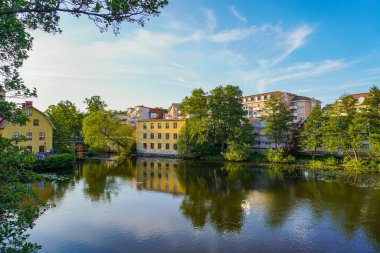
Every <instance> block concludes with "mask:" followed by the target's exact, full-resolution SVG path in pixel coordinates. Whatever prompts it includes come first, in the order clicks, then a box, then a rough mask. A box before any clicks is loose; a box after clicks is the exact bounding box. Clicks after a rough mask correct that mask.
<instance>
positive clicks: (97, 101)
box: [83, 96, 107, 113]
mask: <svg viewBox="0 0 380 253" xmlns="http://www.w3.org/2000/svg"><path fill="white" fill-rule="evenodd" d="M83 103H85V104H86V105H87V107H86V109H87V112H88V113H92V112H97V111H104V110H105V109H106V108H107V104H106V102H104V101H103V100H102V98H101V97H100V96H92V97H90V98H85V99H84V102H83Z"/></svg>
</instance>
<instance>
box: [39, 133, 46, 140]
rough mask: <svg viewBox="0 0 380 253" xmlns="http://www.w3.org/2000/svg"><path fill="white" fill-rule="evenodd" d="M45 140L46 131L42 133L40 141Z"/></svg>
mask: <svg viewBox="0 0 380 253" xmlns="http://www.w3.org/2000/svg"><path fill="white" fill-rule="evenodd" d="M44 140H45V133H44V132H41V133H40V141H44Z"/></svg>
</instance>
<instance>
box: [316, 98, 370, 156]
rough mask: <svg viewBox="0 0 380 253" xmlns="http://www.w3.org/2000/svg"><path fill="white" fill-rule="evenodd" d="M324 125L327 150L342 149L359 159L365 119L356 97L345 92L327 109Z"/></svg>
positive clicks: (363, 137)
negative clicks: (359, 109) (356, 104)
mask: <svg viewBox="0 0 380 253" xmlns="http://www.w3.org/2000/svg"><path fill="white" fill-rule="evenodd" d="M326 114H327V116H328V118H327V120H326V122H325V124H324V126H323V146H324V147H325V148H326V150H327V151H331V152H332V151H336V150H342V151H344V152H345V153H346V154H347V155H348V156H349V157H351V154H350V152H349V151H350V150H351V151H352V152H353V154H354V158H355V160H358V150H359V149H360V147H361V146H362V144H363V141H364V140H365V138H366V137H365V129H366V128H365V121H364V120H363V117H362V115H361V113H360V112H359V111H358V110H357V107H356V106H355V101H354V98H353V97H352V96H351V95H349V94H345V95H343V96H341V97H340V99H339V100H338V101H336V102H335V103H334V104H333V105H331V106H330V107H329V108H328V109H327V110H326Z"/></svg>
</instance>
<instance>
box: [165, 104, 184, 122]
mask: <svg viewBox="0 0 380 253" xmlns="http://www.w3.org/2000/svg"><path fill="white" fill-rule="evenodd" d="M180 105H181V104H180V103H173V104H171V105H170V107H169V110H168V115H167V118H169V119H178V118H182V117H181V116H180V114H181V112H180V110H179V106H180Z"/></svg>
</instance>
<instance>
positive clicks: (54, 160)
mask: <svg viewBox="0 0 380 253" xmlns="http://www.w3.org/2000/svg"><path fill="white" fill-rule="evenodd" d="M74 162H75V155H74V154H60V155H53V156H48V157H45V158H41V159H36V160H35V161H34V163H33V165H32V168H33V169H34V170H38V171H47V170H60V169H69V168H71V167H72V166H73V165H74Z"/></svg>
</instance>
